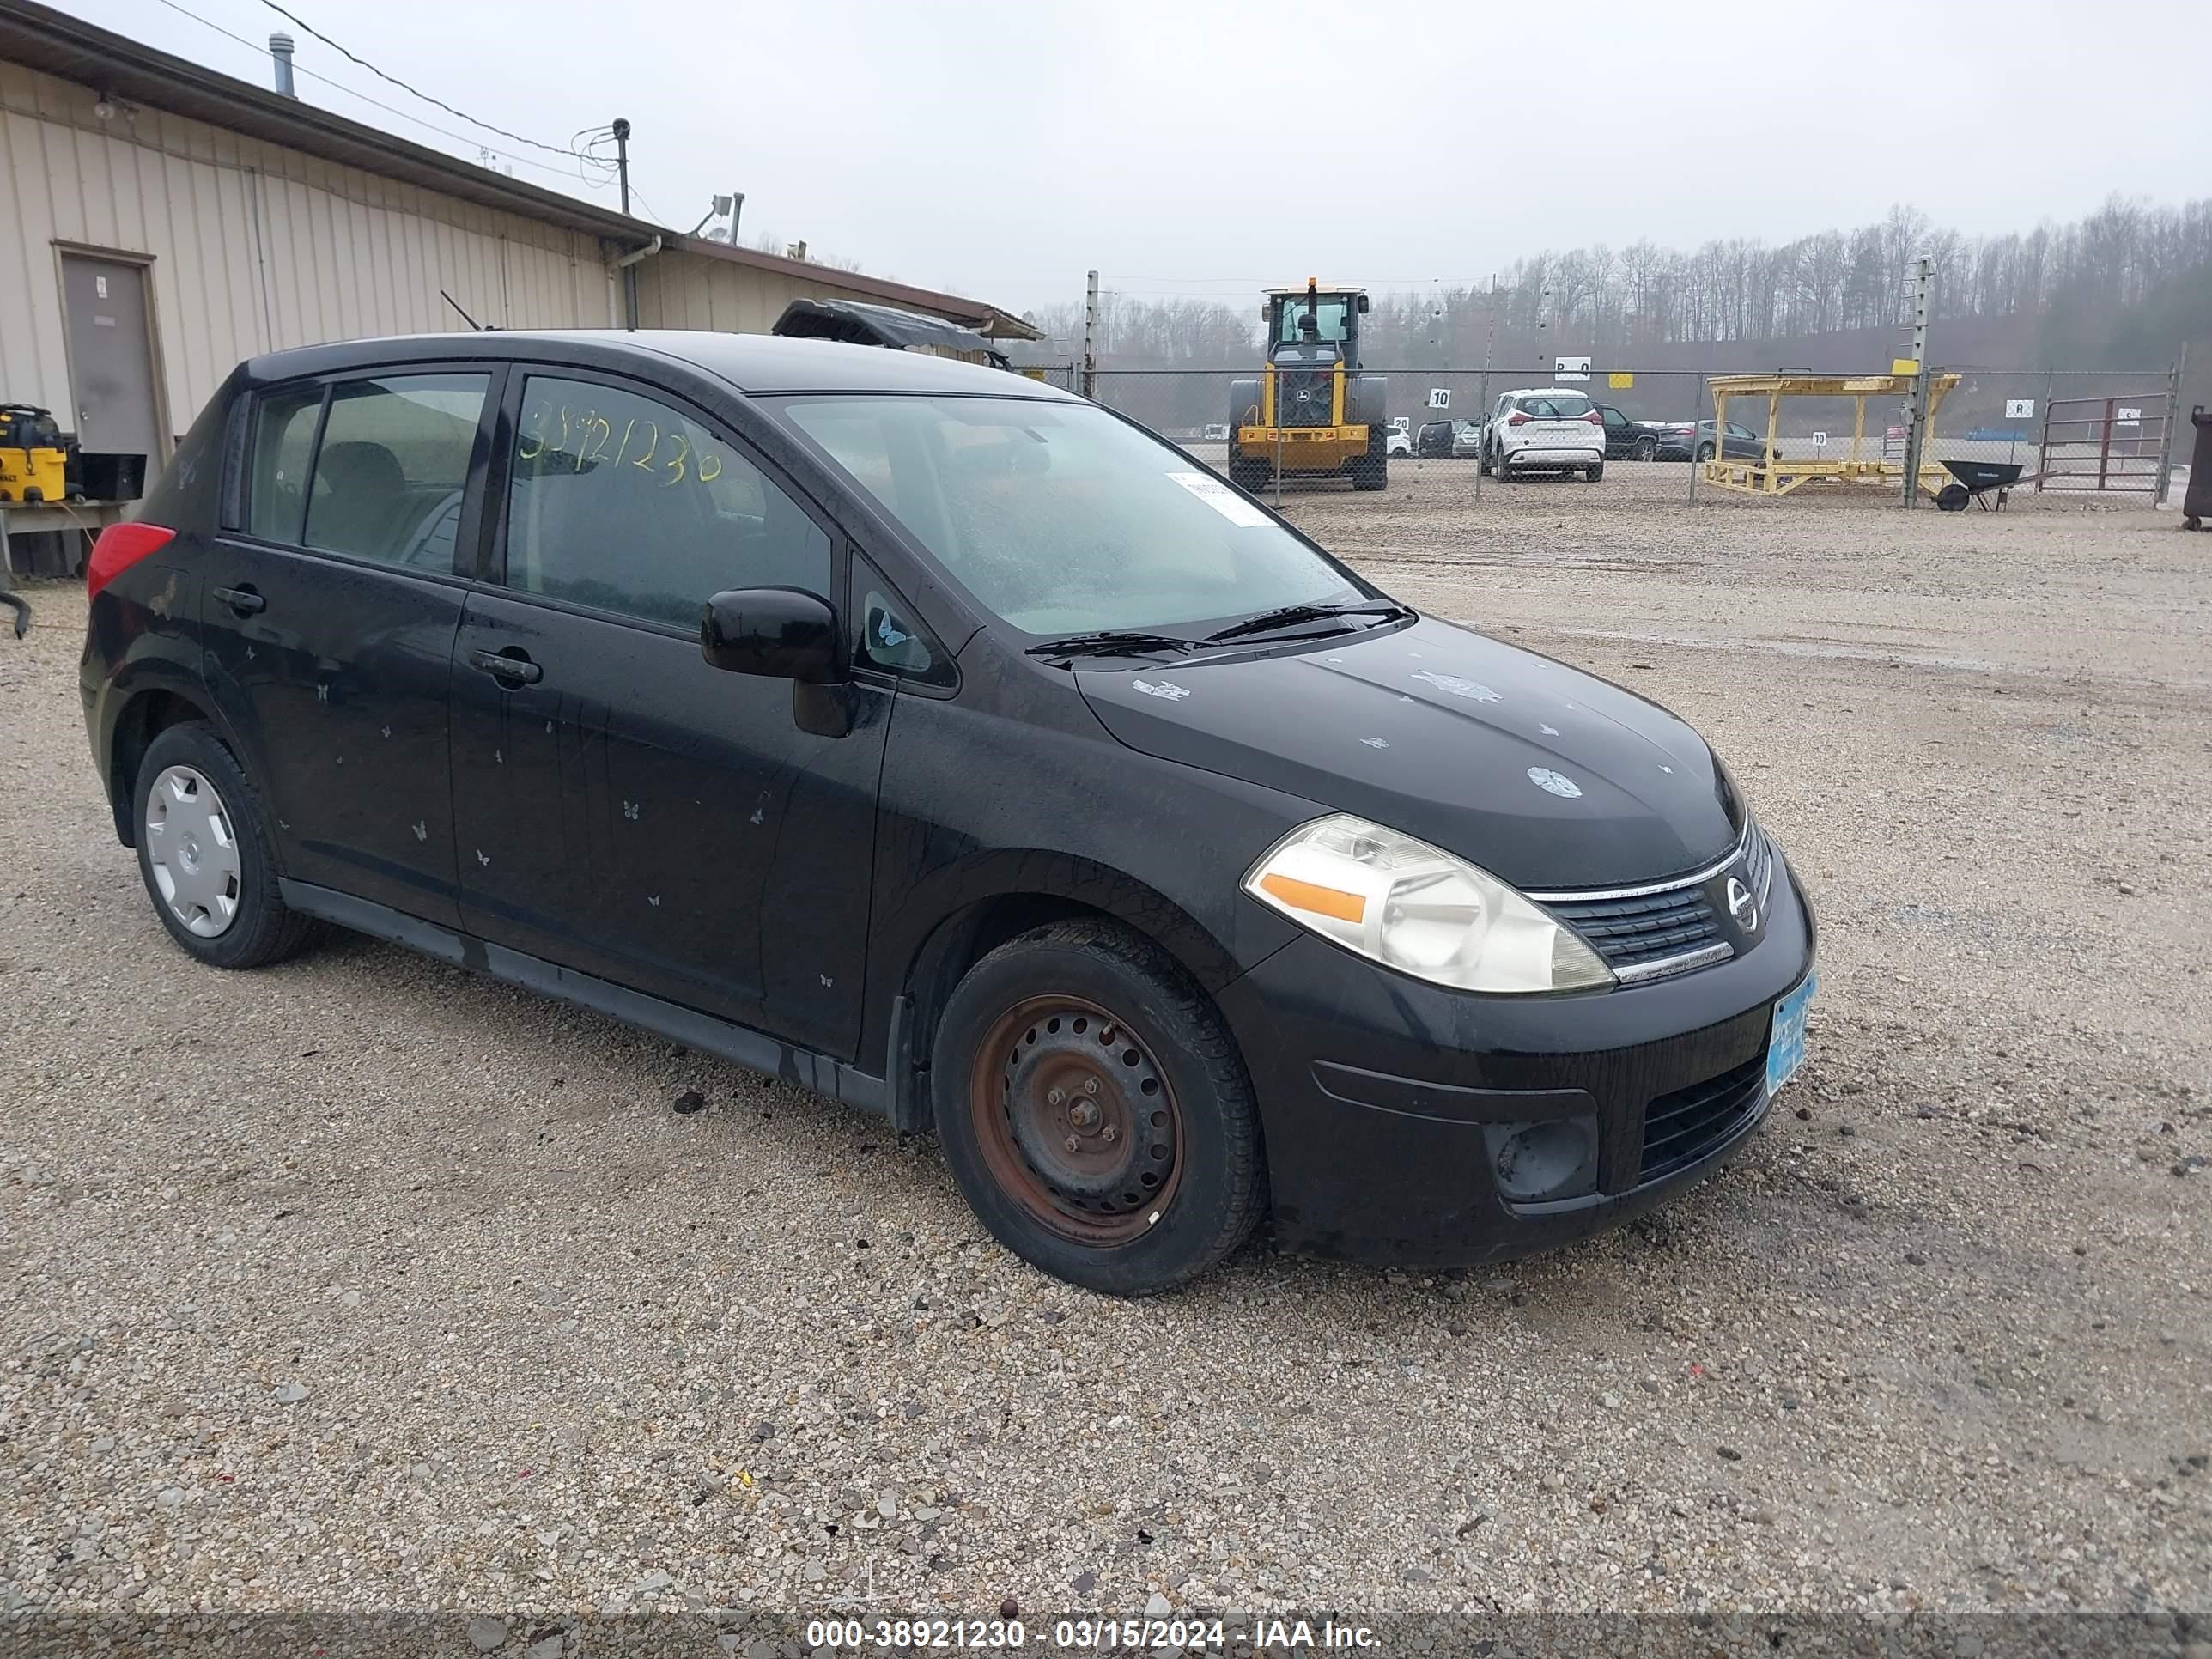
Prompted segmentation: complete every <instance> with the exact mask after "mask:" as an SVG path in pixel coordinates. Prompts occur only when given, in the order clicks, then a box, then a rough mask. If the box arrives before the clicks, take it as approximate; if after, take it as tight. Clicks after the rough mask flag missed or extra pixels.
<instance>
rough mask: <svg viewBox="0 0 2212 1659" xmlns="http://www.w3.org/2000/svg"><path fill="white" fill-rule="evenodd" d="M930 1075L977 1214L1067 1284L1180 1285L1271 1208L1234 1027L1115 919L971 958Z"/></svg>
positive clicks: (941, 1133)
mask: <svg viewBox="0 0 2212 1659" xmlns="http://www.w3.org/2000/svg"><path fill="white" fill-rule="evenodd" d="M1102 1017H1103V1020H1104V1022H1105V1024H1103V1025H1101V1024H1099V1023H1098V1022H1099V1021H1100V1019H1101V1018H1102ZM1048 1028H1049V1029H1048ZM1094 1036H1096V1038H1097V1045H1096V1046H1095V1047H1094V1046H1093V1042H1092V1039H1093V1037H1094ZM1040 1044H1042V1046H1040ZM1000 1048H1006V1051H1007V1053H1006V1058H1005V1059H1003V1060H1002V1059H1000V1057H999V1053H998V1051H999V1050H1000ZM1131 1056H1138V1058H1134V1059H1133V1058H1131ZM930 1077H931V1085H932V1092H933V1096H934V1099H935V1109H936V1116H937V1133H938V1138H939V1140H940V1141H941V1142H942V1143H943V1145H944V1148H945V1162H946V1163H947V1164H950V1165H951V1168H952V1175H953V1178H954V1179H955V1180H956V1181H957V1182H959V1183H960V1190H961V1192H962V1193H963V1194H964V1195H965V1196H966V1198H967V1200H968V1203H969V1207H971V1208H972V1209H973V1210H974V1211H975V1214H976V1216H977V1218H979V1219H980V1220H981V1222H982V1223H983V1225H985V1226H986V1227H987V1228H988V1229H989V1230H990V1231H991V1233H992V1236H993V1237H995V1238H997V1239H998V1241H999V1242H1000V1243H1002V1244H1004V1245H1005V1246H1006V1248H1007V1249H1010V1250H1012V1252H1013V1253H1014V1254H1015V1255H1018V1256H1020V1257H1021V1258H1022V1259H1023V1260H1024V1261H1027V1262H1029V1263H1030V1265H1031V1266H1032V1267H1037V1268H1040V1269H1042V1271H1043V1272H1045V1273H1050V1274H1052V1275H1053V1276H1054V1278H1057V1279H1066V1280H1067V1281H1068V1282H1069V1283H1070V1284H1073V1285H1082V1286H1084V1287H1085V1289H1087V1290H1093V1291H1103V1292H1104V1293H1105V1294H1107V1295H1109V1296H1152V1295H1155V1294H1157V1293H1158V1292H1160V1291H1169V1290H1173V1289H1174V1288H1176V1286H1177V1285H1183V1284H1187V1283H1188V1282H1189V1281H1190V1280H1191V1279H1195V1278H1197V1277H1198V1276H1199V1275H1200V1274H1201V1273H1205V1272H1206V1270H1207V1269H1209V1268H1211V1267H1213V1266H1215V1265H1216V1264H1217V1263H1218V1262H1219V1261H1221V1260H1222V1259H1223V1258H1224V1257H1225V1256H1226V1255H1229V1254H1230V1253H1231V1251H1233V1250H1234V1249H1237V1246H1238V1245H1240V1244H1242V1243H1243V1242H1244V1240H1245V1239H1246V1238H1247V1237H1249V1236H1250V1234H1251V1231H1252V1229H1253V1227H1254V1226H1255V1225H1256V1224H1257V1223H1258V1221H1259V1218H1260V1217H1261V1214H1262V1213H1263V1212H1264V1211H1265V1209H1266V1207H1267V1176H1266V1170H1265V1168H1264V1166H1263V1164H1261V1154H1260V1128H1259V1117H1258V1114H1257V1111H1256V1110H1255V1107H1254V1105H1253V1100H1252V1084H1251V1079H1250V1078H1249V1076H1248V1075H1247V1074H1246V1072H1245V1069H1244V1062H1243V1056H1242V1055H1240V1054H1238V1053H1237V1045H1236V1043H1235V1042H1234V1040H1232V1039H1231V1036H1230V1035H1229V1030H1228V1028H1227V1026H1225V1024H1223V1023H1222V1019H1221V1016H1220V1014H1219V1013H1218V1012H1217V1011H1216V1010H1215V1008H1214V1006H1213V1005H1212V1002H1211V1001H1209V1000H1207V998H1206V994H1205V993H1204V992H1203V991H1201V990H1200V988H1199V987H1197V986H1196V985H1195V984H1194V983H1193V982H1192V981H1191V980H1190V978H1189V976H1188V975H1187V974H1185V973H1184V972H1183V971H1182V969H1180V968H1179V967H1178V966H1177V965H1176V963H1174V962H1172V961H1171V960H1170V959H1169V958H1168V957H1166V955H1165V954H1164V953H1163V952H1162V951H1159V950H1158V949H1157V948H1156V947H1154V946H1153V945H1151V944H1149V943H1148V942H1146V940H1144V939H1141V938H1139V937H1138V936H1137V935H1136V934H1134V933H1130V932H1128V931H1127V929H1125V928H1122V927H1119V926H1117V925H1115V924H1114V923H1110V922H1103V921H1069V922H1058V923H1054V924H1053V925H1051V926H1049V927H1040V928H1037V929H1036V930H1035V931H1033V932H1030V933H1024V934H1023V935H1021V936H1020V937H1019V938H1018V939H1010V940H1008V941H1007V942H1006V944H1004V945H1000V946H999V948H998V949H996V950H995V951H992V952H991V953H990V954H989V955H988V956H987V957H984V958H983V959H982V960H981V962H979V963H976V964H975V966H974V967H973V968H971V969H969V970H968V975H967V977H965V978H964V979H963V980H962V981H960V983H959V985H958V986H957V987H956V988H955V989H954V991H953V993H952V996H951V1000H950V1001H948V1002H947V1004H946V1005H945V1017H944V1018H943V1019H942V1020H941V1021H940V1022H939V1024H938V1028H937V1036H936V1041H935V1043H934V1044H933V1049H932V1054H931V1061H930ZM1055 1079H1058V1080H1059V1083H1055V1081H1054V1080H1055ZM1076 1079H1081V1087H1080V1090H1079V1087H1078V1085H1077V1082H1076ZM1098 1079H1105V1081H1106V1084H1107V1086H1106V1087H1105V1088H1104V1089H1103V1090H1100V1089H1097V1088H1093V1087H1092V1086H1091V1085H1093V1084H1094V1083H1095V1082H1096V1081H1097V1080H1098ZM1061 1083H1064V1084H1065V1085H1066V1086H1065V1088H1061V1087H1060V1086H1059V1084H1061ZM1083 1091H1088V1092H1083ZM1055 1094H1059V1095H1061V1096H1064V1097H1065V1099H1066V1104H1065V1105H1064V1106H1063V1105H1061V1104H1060V1102H1059V1101H1058V1100H1055V1099H1054V1095H1055ZM1078 1111H1085V1112H1087V1113H1088V1121H1074V1120H1073V1114H1075V1113H1076V1112H1078ZM1109 1125H1110V1126H1113V1129H1118V1130H1119V1131H1120V1133H1119V1134H1118V1135H1117V1134H1116V1133H1113V1132H1112V1130H1111V1129H1109ZM1062 1137H1065V1139H1063V1138H1062ZM1117 1139H1119V1140H1120V1146H1119V1147H1118V1148H1116V1147H1115V1146H1113V1145H1112V1143H1113V1142H1115V1140H1117ZM1070 1141H1075V1142H1077V1143H1078V1144H1077V1145H1075V1146H1070V1145H1069V1144H1068V1143H1069V1142H1070ZM1055 1176H1057V1177H1058V1178H1059V1179H1058V1182H1055V1180H1054V1177H1055ZM1069 1188H1073V1189H1074V1190H1068V1189H1069ZM1155 1206H1157V1207H1155Z"/></svg>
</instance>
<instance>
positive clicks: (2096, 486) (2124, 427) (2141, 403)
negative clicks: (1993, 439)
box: [2035, 386, 2173, 500]
mask: <svg viewBox="0 0 2212 1659" xmlns="http://www.w3.org/2000/svg"><path fill="white" fill-rule="evenodd" d="M2172 426H2173V398H2172V392H2171V390H2170V389H2169V388H2168V387H2166V386H2160V387H2158V388H2156V389H2155V390H2154V391H2148V392H2122V393H2120V394H2119V395H2118V396H2117V397H2112V398H2051V400H2050V401H2049V402H2048V403H2047V404H2045V405H2044V413H2043V443H2042V447H2041V450H2040V453H2039V454H2038V455H2037V457H2036V467H2035V470H2036V473H2037V477H2036V480H2035V487H2036V489H2038V490H2045V489H2053V490H2108V491H2118V492H2124V493H2133V494H2136V495H2148V496H2150V497H2151V498H2152V499H2153V500H2156V498H2157V496H2158V495H2159V490H2160V478H2159V468H2160V463H2161V461H2162V460H2163V459H2164V458H2165V456H2166V445H2167V443H2168V442H2169V441H2170V439H2171V435H2172Z"/></svg>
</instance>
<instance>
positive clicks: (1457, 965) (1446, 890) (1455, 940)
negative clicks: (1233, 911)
mask: <svg viewBox="0 0 2212 1659" xmlns="http://www.w3.org/2000/svg"><path fill="white" fill-rule="evenodd" d="M1244 890H1245V891H1246V892H1248V893H1249V894H1250V895H1251V896H1253V897H1254V898H1255V899H1257V900H1259V901H1260V902H1261V903H1262V904H1265V905H1267V906H1268V907H1269V908H1272V909H1275V910H1279V911H1280V912H1281V913H1282V914H1283V915H1286V916H1288V917H1289V918H1290V919H1291V921H1295V922H1297V923H1299V924H1301V925H1302V926H1304V927H1310V928H1312V929H1313V931H1314V932H1316V933H1319V934H1321V935H1322V937H1323V938H1325V939H1334V940H1335V941H1336V942H1337V943H1338V944H1339V945H1343V946H1345V947H1346V949H1348V950H1352V951H1358V952H1359V954H1360V955H1361V956H1363V957H1367V958H1368V959H1369V960H1370V961H1373V962H1379V963H1383V965H1384V966H1385V967H1388V968H1395V969H1398V970H1399V971H1400V972H1401V973H1406V974H1411V975H1413V976H1414V977H1415V978H1417V979H1425V980H1428V981H1431V983H1433V984H1437V985H1446V986H1449V987H1452V988H1453V989H1454V990H1459V991H1491V992H1531V991H1586V990H1591V989H1594V988H1595V987H1601V986H1607V985H1611V984H1612V983H1613V970H1612V969H1609V968H1607V966H1606V965H1605V963H1603V962H1602V961H1601V960H1600V959H1599V957H1598V955H1597V953H1596V952H1595V951H1593V950H1591V949H1590V947H1589V945H1585V944H1583V941H1582V940H1581V939H1579V938H1577V936H1576V935H1575V934H1574V933H1571V932H1569V931H1568V930H1567V929H1566V928H1565V927H1561V926H1559V923H1558V922H1556V921H1553V920H1552V918H1551V917H1549V916H1547V915H1545V914H1544V913H1543V912H1542V911H1541V910H1540V909H1538V908H1536V907H1535V906H1534V904H1532V903H1530V902H1528V900H1527V899H1525V898H1523V897H1522V896H1521V895H1520V894H1519V893H1517V892H1516V891H1514V890H1513V889H1512V888H1510V887H1508V886H1507V885H1506V884H1504V882H1502V881H1500V880H1498V878H1497V877H1495V876H1493V875H1492V874H1490V873H1489V872H1486V871H1483V870H1478V869H1477V868H1475V866H1474V865H1472V864H1469V863H1468V861H1467V860H1465V859H1462V858H1456V857H1455V856H1453V855H1452V854H1449V853H1447V852H1444V851H1443V849H1441V848H1435V847H1431V846H1430V845H1429V844H1428V842H1425V841H1416V840H1415V839H1414V838H1413V836H1407V835H1401V834H1400V833H1399V832H1398V831H1397V830H1395V829H1384V828H1383V826H1382V825H1380V824H1377V823H1368V822H1367V820H1366V819H1364V818H1356V817H1352V815H1351V814H1349V813H1346V812H1338V813H1334V814H1332V815H1331V816H1329V817H1325V818H1316V819H1315V820H1314V821H1313V822H1312V823H1308V824H1303V825H1301V826H1300V827H1299V828H1297V829H1293V830H1292V831H1291V833H1290V834H1289V835H1287V836H1284V837H1283V839H1282V840H1280V841H1279V842H1276V843H1275V844H1274V846H1273V847H1271V848H1268V849H1267V853H1266V854H1264V855H1263V856H1262V857H1261V860H1260V861H1259V862H1258V863H1257V864H1255V865H1254V866H1252V868H1251V869H1250V870H1249V872H1247V873H1246V875H1245V877H1244Z"/></svg>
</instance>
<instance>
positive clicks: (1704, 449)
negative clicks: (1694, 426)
mask: <svg viewBox="0 0 2212 1659" xmlns="http://www.w3.org/2000/svg"><path fill="white" fill-rule="evenodd" d="M1712 458H1713V447H1712V446H1711V444H1699V446H1698V459H1699V460H1701V461H1710V460H1711V459H1712Z"/></svg>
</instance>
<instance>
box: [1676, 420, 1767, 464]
mask: <svg viewBox="0 0 2212 1659" xmlns="http://www.w3.org/2000/svg"><path fill="white" fill-rule="evenodd" d="M1657 435H1658V439H1659V443H1658V448H1657V451H1656V456H1655V459H1658V460H1662V461H1686V460H1690V459H1693V458H1694V459H1698V460H1700V461H1710V460H1711V459H1713V444H1714V431H1713V422H1711V421H1699V422H1697V423H1696V424H1695V425H1694V426H1693V425H1692V424H1691V423H1690V422H1687V421H1682V422H1676V423H1674V424H1673V425H1669V426H1663V427H1661V428H1658V429H1657ZM1720 443H1721V447H1722V453H1723V454H1724V455H1725V456H1726V457H1727V459H1729V460H1731V461H1763V460H1765V459H1766V440H1765V439H1764V438H1762V437H1760V436H1759V434H1757V433H1756V432H1753V430H1752V429H1751V428H1749V427H1747V426H1744V425H1741V423H1739V422H1735V421H1730V422H1729V423H1728V431H1727V432H1726V434H1725V435H1723V436H1722V437H1721V439H1720Z"/></svg>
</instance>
